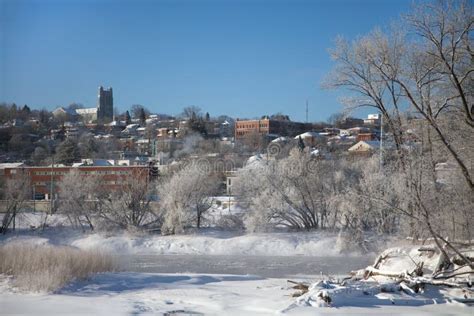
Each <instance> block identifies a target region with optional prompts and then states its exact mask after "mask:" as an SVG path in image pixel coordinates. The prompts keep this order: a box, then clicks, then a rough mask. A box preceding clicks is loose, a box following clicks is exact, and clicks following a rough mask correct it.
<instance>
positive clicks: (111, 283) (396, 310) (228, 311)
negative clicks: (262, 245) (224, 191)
mask: <svg viewBox="0 0 474 316" xmlns="http://www.w3.org/2000/svg"><path fill="white" fill-rule="evenodd" d="M289 285H290V284H288V283H287V282H286V280H284V279H271V278H269V279H264V278H260V277H258V276H252V275H206V274H189V273H183V274H155V273H152V274H150V273H131V272H120V273H105V274H100V275H96V276H94V277H93V278H91V279H90V280H86V281H77V282H73V283H71V284H70V285H68V286H66V287H64V288H62V289H60V290H59V291H57V292H56V293H53V294H19V293H14V292H12V291H10V290H8V289H5V288H2V287H0V293H1V294H0V306H1V307H2V314H3V315H12V314H21V315H51V314H57V315H71V312H72V313H73V314H81V315H161V314H165V315H166V313H168V315H173V314H175V315H334V314H337V315H348V314H350V315H354V314H357V315H365V314H372V315H398V314H404V315H446V314H450V315H472V308H469V307H466V306H464V305H461V304H455V303H451V304H447V303H443V304H434V302H433V301H426V300H415V299H412V298H405V297H404V298H398V297H393V298H392V299H391V297H389V296H387V295H383V296H380V297H376V296H368V297H367V298H366V297H365V296H366V295H364V294H361V293H362V292H360V291H354V292H353V293H351V292H344V293H346V294H344V296H341V300H339V299H337V300H336V301H334V302H333V307H327V308H315V307H313V306H311V305H306V304H305V303H303V302H305V299H306V298H307V296H304V297H302V298H298V299H297V300H298V301H301V302H302V303H301V304H295V303H294V302H295V299H294V298H292V297H291V294H292V293H293V292H294V290H293V289H291V288H290V286H289ZM316 290H317V289H316V287H315V288H314V289H312V291H311V292H310V293H311V294H314V293H313V292H314V291H316ZM327 291H328V292H330V291H331V290H330V289H328V290H327ZM342 298H343V299H342ZM392 302H395V304H393V303H392ZM178 311H179V312H178Z"/></svg>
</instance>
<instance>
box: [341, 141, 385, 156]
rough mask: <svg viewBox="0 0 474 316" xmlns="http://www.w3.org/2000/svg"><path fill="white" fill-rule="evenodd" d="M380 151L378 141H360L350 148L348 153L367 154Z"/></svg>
mask: <svg viewBox="0 0 474 316" xmlns="http://www.w3.org/2000/svg"><path fill="white" fill-rule="evenodd" d="M379 149H380V142H379V141H378V140H370V141H369V140H361V141H359V142H358V143H357V144H355V145H354V146H352V147H350V148H349V149H348V151H349V152H350V153H354V154H369V153H372V152H375V151H377V150H379Z"/></svg>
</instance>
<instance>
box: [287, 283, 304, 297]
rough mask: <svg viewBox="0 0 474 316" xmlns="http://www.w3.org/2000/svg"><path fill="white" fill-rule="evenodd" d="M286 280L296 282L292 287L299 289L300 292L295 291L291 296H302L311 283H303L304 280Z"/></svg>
mask: <svg viewBox="0 0 474 316" xmlns="http://www.w3.org/2000/svg"><path fill="white" fill-rule="evenodd" d="M286 282H288V283H292V284H295V285H294V286H292V287H291V288H292V289H295V290H299V291H298V292H294V293H293V294H291V297H298V296H301V295H303V294H305V293H307V292H308V290H309V285H308V284H306V283H303V282H295V281H291V280H286Z"/></svg>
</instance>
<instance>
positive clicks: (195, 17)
mask: <svg viewBox="0 0 474 316" xmlns="http://www.w3.org/2000/svg"><path fill="white" fill-rule="evenodd" d="M410 4H411V2H410V1H408V0H359V1H356V0H333V1H330V0H325V1H323V0H321V1H298V0H294V1H291V0H287V1H277V0H274V1H273V0H260V1H257V0H256V1H250V0H229V1H225V0H221V1H209V0H206V1H204V0H203V1H200V0H193V1H192V0H187V1H184V0H177V1H171V0H170V1H145V0H135V1H131V0H130V1H120V0H118V1H112V0H62V1H51V0H36V1H33V0H0V102H2V101H4V102H15V103H17V104H19V105H23V104H28V105H29V106H30V107H33V108H42V107H45V108H47V109H50V110H52V109H54V108H56V107H57V106H66V105H68V104H70V103H73V102H78V103H82V104H84V105H85V106H86V107H92V106H95V104H96V98H97V87H98V86H99V85H103V86H105V87H108V86H111V87H113V89H114V105H115V106H116V107H118V109H119V110H120V111H124V110H126V109H128V108H129V107H130V106H131V105H132V104H142V105H145V106H147V107H148V108H149V109H150V110H151V111H153V112H158V113H168V114H178V113H180V112H181V109H182V108H183V107H185V106H188V105H196V106H199V107H201V108H202V109H203V111H204V112H206V111H208V112H209V113H210V114H211V116H217V115H220V114H228V115H230V116H233V117H247V118H251V117H257V116H261V115H264V114H272V113H276V112H283V113H285V114H288V115H290V117H291V118H292V119H293V120H304V119H305V102H306V99H308V101H309V119H310V121H319V120H325V119H327V118H328V117H329V115H330V114H331V113H334V112H337V111H338V110H339V109H341V105H340V104H339V102H338V95H341V93H336V92H334V91H325V90H322V89H321V88H320V83H321V81H322V80H323V78H324V77H325V75H326V74H327V73H328V71H329V70H330V69H331V65H332V64H331V60H330V58H329V55H328V52H327V49H328V48H330V47H331V46H332V44H333V40H334V38H335V37H336V36H337V35H343V36H345V37H347V38H354V37H355V36H357V35H362V34H365V33H367V32H368V31H370V30H371V29H372V28H374V27H375V26H382V25H386V24H387V23H389V22H390V20H392V19H396V18H397V17H398V16H399V15H400V14H401V13H404V12H407V11H408V10H409V8H410Z"/></svg>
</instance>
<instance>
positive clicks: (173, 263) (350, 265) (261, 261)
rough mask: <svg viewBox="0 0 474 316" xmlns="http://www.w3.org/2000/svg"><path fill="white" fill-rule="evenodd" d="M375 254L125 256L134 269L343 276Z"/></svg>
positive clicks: (370, 262)
mask: <svg viewBox="0 0 474 316" xmlns="http://www.w3.org/2000/svg"><path fill="white" fill-rule="evenodd" d="M373 259H374V258H373V257H372V256H357V257H341V256H339V257H308V256H248V255H241V256H240V255H239V256H237V255H226V256H216V255H212V256H211V255H209V256H207V255H133V256H129V257H126V258H125V259H124V264H123V268H124V270H126V271H131V272H153V273H205V274H252V275H259V276H262V277H266V278H280V277H290V276H298V275H319V274H320V273H321V272H322V273H323V274H329V275H340V274H346V273H347V272H349V271H351V270H356V269H361V268H364V267H366V266H367V265H369V264H372V263H373Z"/></svg>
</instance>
